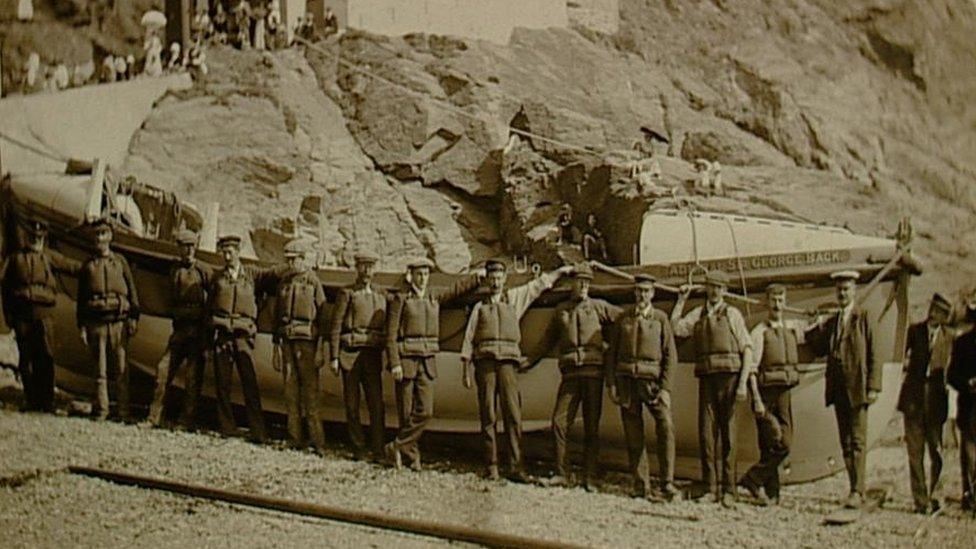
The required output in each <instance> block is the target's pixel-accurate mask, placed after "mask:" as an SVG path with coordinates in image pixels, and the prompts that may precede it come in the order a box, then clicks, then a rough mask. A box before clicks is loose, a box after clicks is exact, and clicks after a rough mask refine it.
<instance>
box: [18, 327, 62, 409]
mask: <svg viewBox="0 0 976 549" xmlns="http://www.w3.org/2000/svg"><path fill="white" fill-rule="evenodd" d="M14 334H15V335H16V337H17V351H18V353H19V354H20V360H19V361H18V367H19V371H20V379H21V381H22V382H23V384H24V409H25V410H33V411H44V412H53V411H54V356H53V353H52V352H51V339H52V337H53V336H54V333H53V331H52V327H51V321H50V320H49V319H46V318H44V319H32V320H26V321H24V320H21V321H17V322H16V323H15V324H14Z"/></svg>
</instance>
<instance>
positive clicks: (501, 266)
mask: <svg viewBox="0 0 976 549" xmlns="http://www.w3.org/2000/svg"><path fill="white" fill-rule="evenodd" d="M507 270H508V265H505V262H504V261H499V260H497V259H489V260H488V261H485V271H486V272H489V273H491V272H495V271H498V272H503V273H504V272H505V271H507Z"/></svg>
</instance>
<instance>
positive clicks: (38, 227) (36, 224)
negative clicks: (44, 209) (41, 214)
mask: <svg viewBox="0 0 976 549" xmlns="http://www.w3.org/2000/svg"><path fill="white" fill-rule="evenodd" d="M24 228H26V229H27V232H28V233H30V234H32V235H34V236H44V235H45V234H47V222H45V221H44V220H43V219H30V220H28V221H27V222H26V223H24Z"/></svg>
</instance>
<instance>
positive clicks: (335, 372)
mask: <svg viewBox="0 0 976 549" xmlns="http://www.w3.org/2000/svg"><path fill="white" fill-rule="evenodd" d="M329 369H330V370H332V375H334V376H337V375H339V359H338V358H333V359H332V361H331V362H330V363H329Z"/></svg>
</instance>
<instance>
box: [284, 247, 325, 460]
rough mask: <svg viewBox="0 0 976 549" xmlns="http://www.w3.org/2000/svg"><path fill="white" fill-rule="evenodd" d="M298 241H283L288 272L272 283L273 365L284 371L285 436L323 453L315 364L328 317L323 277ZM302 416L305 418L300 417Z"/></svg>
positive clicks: (319, 359)
mask: <svg viewBox="0 0 976 549" xmlns="http://www.w3.org/2000/svg"><path fill="white" fill-rule="evenodd" d="M307 254H308V250H307V248H306V246H305V244H304V243H303V242H301V241H300V240H292V241H291V242H289V243H288V244H286V245H285V261H286V262H287V270H285V271H284V272H283V273H282V275H281V276H280V278H278V279H277V280H276V281H275V284H274V285H275V286H277V288H276V290H277V291H276V292H275V293H276V295H277V299H276V300H275V334H274V337H275V353H280V355H279V356H278V357H276V360H274V364H275V366H277V369H284V375H285V400H286V401H287V405H288V437H289V438H290V439H291V443H292V445H293V446H294V447H295V448H298V449H304V448H305V447H307V445H308V442H307V439H306V438H305V429H306V428H307V430H308V436H309V438H310V439H311V441H312V446H314V447H315V450H316V451H317V452H318V453H319V454H322V453H324V452H325V432H324V431H323V428H322V416H321V413H320V409H321V402H320V398H321V397H320V394H319V368H321V367H322V366H325V363H326V361H327V360H328V350H327V349H326V342H327V339H326V338H327V334H328V316H327V315H326V308H325V305H326V298H325V290H324V289H323V288H322V281H321V280H319V277H318V275H317V274H315V271H314V270H313V269H312V267H311V265H310V263H309V261H308V257H307ZM302 418H304V421H303V419H302Z"/></svg>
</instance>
